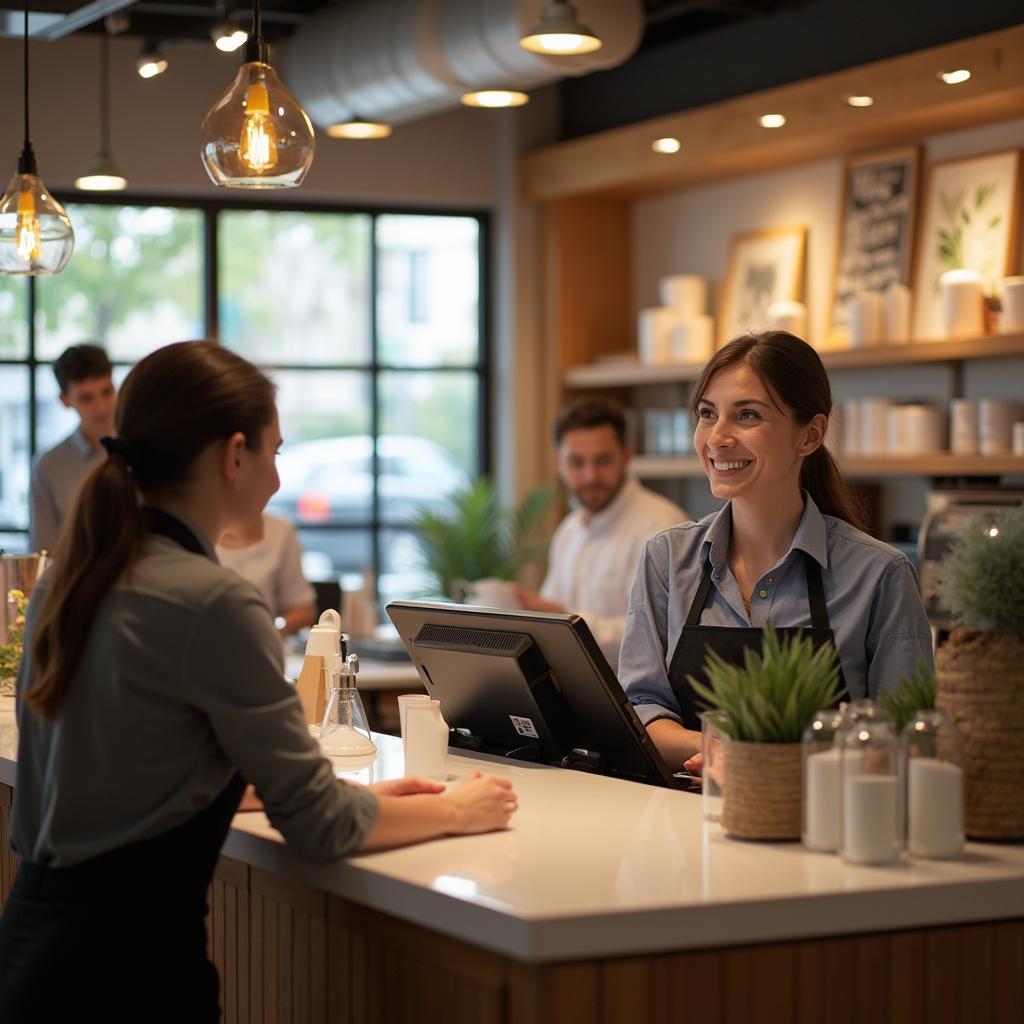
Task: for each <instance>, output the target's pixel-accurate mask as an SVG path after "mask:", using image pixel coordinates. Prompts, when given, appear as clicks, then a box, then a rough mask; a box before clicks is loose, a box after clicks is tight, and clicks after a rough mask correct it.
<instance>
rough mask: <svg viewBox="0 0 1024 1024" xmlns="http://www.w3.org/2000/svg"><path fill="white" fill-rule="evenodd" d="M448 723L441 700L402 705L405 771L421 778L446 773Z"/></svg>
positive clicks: (440, 776) (443, 775)
mask: <svg viewBox="0 0 1024 1024" xmlns="http://www.w3.org/2000/svg"><path fill="white" fill-rule="evenodd" d="M447 757H448V726H447V724H446V723H445V720H444V719H443V718H442V717H441V702H440V701H439V700H431V701H430V702H429V703H427V702H420V703H415V704H407V705H406V708H405V774H406V775H416V776H419V777H421V778H425V779H443V778H445V777H446V776H447V774H448V773H447V766H446V762H447Z"/></svg>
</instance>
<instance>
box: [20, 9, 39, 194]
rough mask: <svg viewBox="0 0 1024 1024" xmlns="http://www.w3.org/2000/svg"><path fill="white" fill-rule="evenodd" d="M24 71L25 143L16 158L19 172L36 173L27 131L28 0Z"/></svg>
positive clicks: (34, 156)
mask: <svg viewBox="0 0 1024 1024" xmlns="http://www.w3.org/2000/svg"><path fill="white" fill-rule="evenodd" d="M23 47H24V49H23V52H24V56H25V59H24V62H23V63H24V65H25V68H24V72H25V83H24V84H25V145H24V146H23V147H22V150H21V156H20V157H19V158H18V173H19V174H38V173H39V169H38V167H37V166H36V155H35V153H33V152H32V140H31V138H30V137H29V131H28V0H25V32H24V42H23Z"/></svg>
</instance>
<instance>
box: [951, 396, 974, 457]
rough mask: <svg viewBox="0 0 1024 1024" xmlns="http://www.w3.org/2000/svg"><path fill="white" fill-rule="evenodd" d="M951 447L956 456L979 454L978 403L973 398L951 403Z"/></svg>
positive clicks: (956, 399)
mask: <svg viewBox="0 0 1024 1024" xmlns="http://www.w3.org/2000/svg"><path fill="white" fill-rule="evenodd" d="M949 447H950V450H951V451H952V452H953V454H954V455H977V454H978V403H977V402H976V401H975V400H974V399H973V398H954V399H953V400H952V401H951V402H950V403H949Z"/></svg>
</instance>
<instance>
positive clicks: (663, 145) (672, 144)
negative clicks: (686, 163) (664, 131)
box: [651, 136, 682, 153]
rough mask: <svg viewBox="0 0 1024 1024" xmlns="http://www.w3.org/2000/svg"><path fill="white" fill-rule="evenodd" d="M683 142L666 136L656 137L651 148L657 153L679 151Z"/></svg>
mask: <svg viewBox="0 0 1024 1024" xmlns="http://www.w3.org/2000/svg"><path fill="white" fill-rule="evenodd" d="M681 147H682V143H681V142H680V141H679V140H678V139H673V138H672V137H671V136H666V137H665V138H664V139H655V140H654V141H653V142H652V143H651V149H653V150H654V152H655V153H678V152H679V150H680V148H681Z"/></svg>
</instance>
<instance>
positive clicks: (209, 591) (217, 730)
mask: <svg viewBox="0 0 1024 1024" xmlns="http://www.w3.org/2000/svg"><path fill="white" fill-rule="evenodd" d="M201 539H203V538H201ZM203 541H204V545H205V546H206V547H207V549H208V550H209V545H208V544H207V543H206V542H205V539H203ZM46 583H47V579H46V575H45V574H44V576H43V578H42V579H41V580H40V583H39V585H38V587H37V588H36V592H35V593H34V594H33V595H32V602H31V604H30V606H29V611H28V620H27V627H26V644H25V649H26V653H27V651H28V650H29V642H30V638H31V635H32V631H33V628H34V625H35V621H36V618H37V616H38V610H39V605H40V598H41V597H42V594H43V593H44V592H45V589H46ZM29 662H30V658H29V657H27V656H26V657H25V658H24V659H23V661H22V669H21V673H20V675H19V677H18V695H19V700H18V727H19V730H20V733H19V739H18V774H17V786H16V789H15V798H14V811H13V818H12V825H11V845H12V847H13V849H14V852H15V853H16V854H17V855H18V856H19V857H20V858H22V859H23V860H26V861H29V862H32V863H36V864H43V865H47V866H51V867H64V866H68V865H72V864H77V863H79V862H80V861H84V860H87V859H88V858H90V857H94V856H97V855H98V854H102V853H105V852H107V851H109V850H112V849H114V848H116V847H119V846H122V845H124V844H126V843H132V842H136V841H138V840H142V839H148V838H151V837H153V836H156V835H159V834H161V833H163V832H165V831H167V830H168V829H171V828H174V827H175V826H177V825H180V824H182V823H183V822H185V821H186V820H188V819H189V818H190V817H192V816H193V815H195V814H196V813H197V812H198V811H200V810H201V809H202V808H204V807H206V806H207V805H209V804H210V803H211V802H212V801H213V799H214V798H215V797H216V796H217V794H218V793H220V792H221V791H222V790H223V789H224V787H225V786H226V785H227V783H228V781H229V780H230V778H231V776H232V775H233V773H234V772H235V771H236V770H237V771H240V772H241V774H242V776H243V777H244V778H245V779H246V781H248V782H251V783H253V785H254V786H255V787H256V792H257V793H258V794H259V796H260V798H261V799H262V800H263V802H264V804H265V805H266V810H267V815H268V816H269V818H270V820H271V822H272V823H273V824H274V826H275V827H276V828H278V829H279V830H280V831H281V832H282V833H283V834H284V836H285V839H286V840H287V841H288V844H289V846H291V847H292V848H294V849H295V850H296V851H297V852H298V853H299V854H300V855H302V856H305V857H307V858H309V859H311V860H321V861H326V860H331V859H333V858H337V857H341V856H343V855H345V854H347V853H350V852H351V851H353V850H355V849H356V848H357V847H358V846H359V845H360V843H361V842H362V840H363V839H364V838H365V837H366V835H367V834H368V833H369V832H370V830H371V829H372V827H373V824H374V822H375V820H376V816H377V800H376V797H374V796H373V794H372V793H370V792H369V791H368V790H365V789H361V788H359V787H356V786H352V785H348V784H346V783H343V782H339V781H338V780H337V779H335V777H334V774H333V772H332V770H331V766H330V763H329V762H328V761H327V760H326V759H325V758H324V757H322V756H321V754H320V750H319V747H318V745H317V743H316V742H315V741H314V740H313V739H312V738H311V737H310V735H309V731H308V729H307V726H306V721H305V717H304V715H303V713H302V708H301V705H300V703H299V699H298V696H297V695H296V693H295V690H294V689H293V687H291V686H290V685H289V684H288V683H287V682H285V679H284V673H283V666H282V662H281V644H280V641H279V640H278V638H277V634H276V631H275V629H274V625H273V622H272V621H271V619H270V615H269V613H268V612H267V609H266V606H265V605H264V603H263V600H262V598H261V597H260V595H259V593H258V592H257V590H256V588H255V587H253V586H252V585H251V584H250V583H247V582H246V581H244V580H242V579H241V578H240V577H239V576H237V575H236V574H235V573H233V572H231V571H230V570H228V569H225V568H224V567H222V566H220V565H218V564H217V563H216V562H214V561H211V560H209V559H207V558H203V557H201V556H199V555H195V554H191V553H189V552H187V551H185V550H184V549H183V548H181V547H179V546H178V545H177V544H175V543H174V542H173V541H170V540H167V539H166V538H163V537H159V536H154V537H152V538H150V539H149V540H148V541H147V545H146V548H145V552H144V554H143V557H142V558H141V559H140V560H139V561H138V562H137V563H136V565H135V566H134V568H133V570H132V572H131V574H130V577H129V578H128V579H127V580H125V581H123V582H122V583H121V584H119V585H118V586H116V587H115V588H114V589H113V590H112V591H111V592H110V593H109V594H108V595H107V597H106V599H105V600H104V601H103V602H102V603H101V605H100V607H99V608H98V610H97V613H96V618H95V619H94V621H93V625H92V629H91V631H90V634H89V640H88V642H87V644H86V647H85V650H84V653H83V656H82V658H81V661H80V663H79V665H78V667H77V669H76V671H75V673H74V678H73V680H72V683H71V689H70V693H69V695H68V698H67V701H66V703H65V705H64V707H63V708H62V710H61V712H60V714H59V716H58V718H57V720H56V721H55V722H53V723H49V722H47V721H45V720H44V719H43V718H42V717H41V716H39V715H37V714H36V713H35V712H33V711H32V710H31V708H30V707H29V706H28V705H27V703H26V702H25V701H24V700H22V699H21V694H22V693H23V692H24V690H25V688H26V687H27V686H28V685H30V682H31V678H32V670H31V667H30V665H29Z"/></svg>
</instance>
